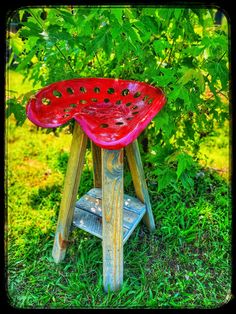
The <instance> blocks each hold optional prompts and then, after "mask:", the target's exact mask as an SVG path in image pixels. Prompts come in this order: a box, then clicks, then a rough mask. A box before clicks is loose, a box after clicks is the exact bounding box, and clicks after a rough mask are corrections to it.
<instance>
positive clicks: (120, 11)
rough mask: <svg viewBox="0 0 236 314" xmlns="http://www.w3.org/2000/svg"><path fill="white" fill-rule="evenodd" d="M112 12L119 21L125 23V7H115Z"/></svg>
mask: <svg viewBox="0 0 236 314" xmlns="http://www.w3.org/2000/svg"><path fill="white" fill-rule="evenodd" d="M111 13H112V14H113V15H114V16H115V17H116V19H117V21H118V23H119V24H120V25H122V24H123V19H122V16H123V9H118V8H114V9H111Z"/></svg>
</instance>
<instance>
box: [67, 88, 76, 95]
mask: <svg viewBox="0 0 236 314" xmlns="http://www.w3.org/2000/svg"><path fill="white" fill-rule="evenodd" d="M66 91H67V93H68V94H70V95H72V94H74V90H73V89H72V88H71V87H67V89H66Z"/></svg>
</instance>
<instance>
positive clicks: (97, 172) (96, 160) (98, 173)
mask: <svg viewBox="0 0 236 314" xmlns="http://www.w3.org/2000/svg"><path fill="white" fill-rule="evenodd" d="M91 150H92V157H93V182H94V187H95V188H101V187H102V158H101V148H100V147H99V146H97V145H96V144H95V143H94V142H93V141H91Z"/></svg>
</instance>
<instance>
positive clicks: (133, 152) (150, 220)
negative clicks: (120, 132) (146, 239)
mask: <svg viewBox="0 0 236 314" xmlns="http://www.w3.org/2000/svg"><path fill="white" fill-rule="evenodd" d="M125 151H126V155H127V159H128V163H129V168H130V172H131V176H132V179H133V182H134V189H135V192H136V195H137V197H138V198H139V199H140V201H141V202H143V203H144V204H145V205H146V213H145V215H144V217H143V220H144V223H145V224H146V225H147V227H148V229H149V230H150V231H154V230H155V221H154V217H153V213H152V207H151V203H150V199H149V194H148V189H147V184H146V181H145V176H144V171H143V165H142V160H141V156H140V152H139V147H138V141H137V140H135V141H133V142H132V143H131V144H129V145H128V146H126V148H125Z"/></svg>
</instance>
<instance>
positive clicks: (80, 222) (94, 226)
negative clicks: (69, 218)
mask: <svg viewBox="0 0 236 314" xmlns="http://www.w3.org/2000/svg"><path fill="white" fill-rule="evenodd" d="M73 224H74V226H76V227H78V228H80V229H82V230H84V231H86V232H88V233H91V234H93V235H95V236H96V237H98V238H100V239H102V217H100V216H97V215H95V214H94V213H93V212H89V211H86V210H84V209H82V208H80V207H75V212H74V220H73ZM128 234H129V229H127V228H125V227H123V237H124V238H125V237H126V236H127V235H128Z"/></svg>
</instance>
